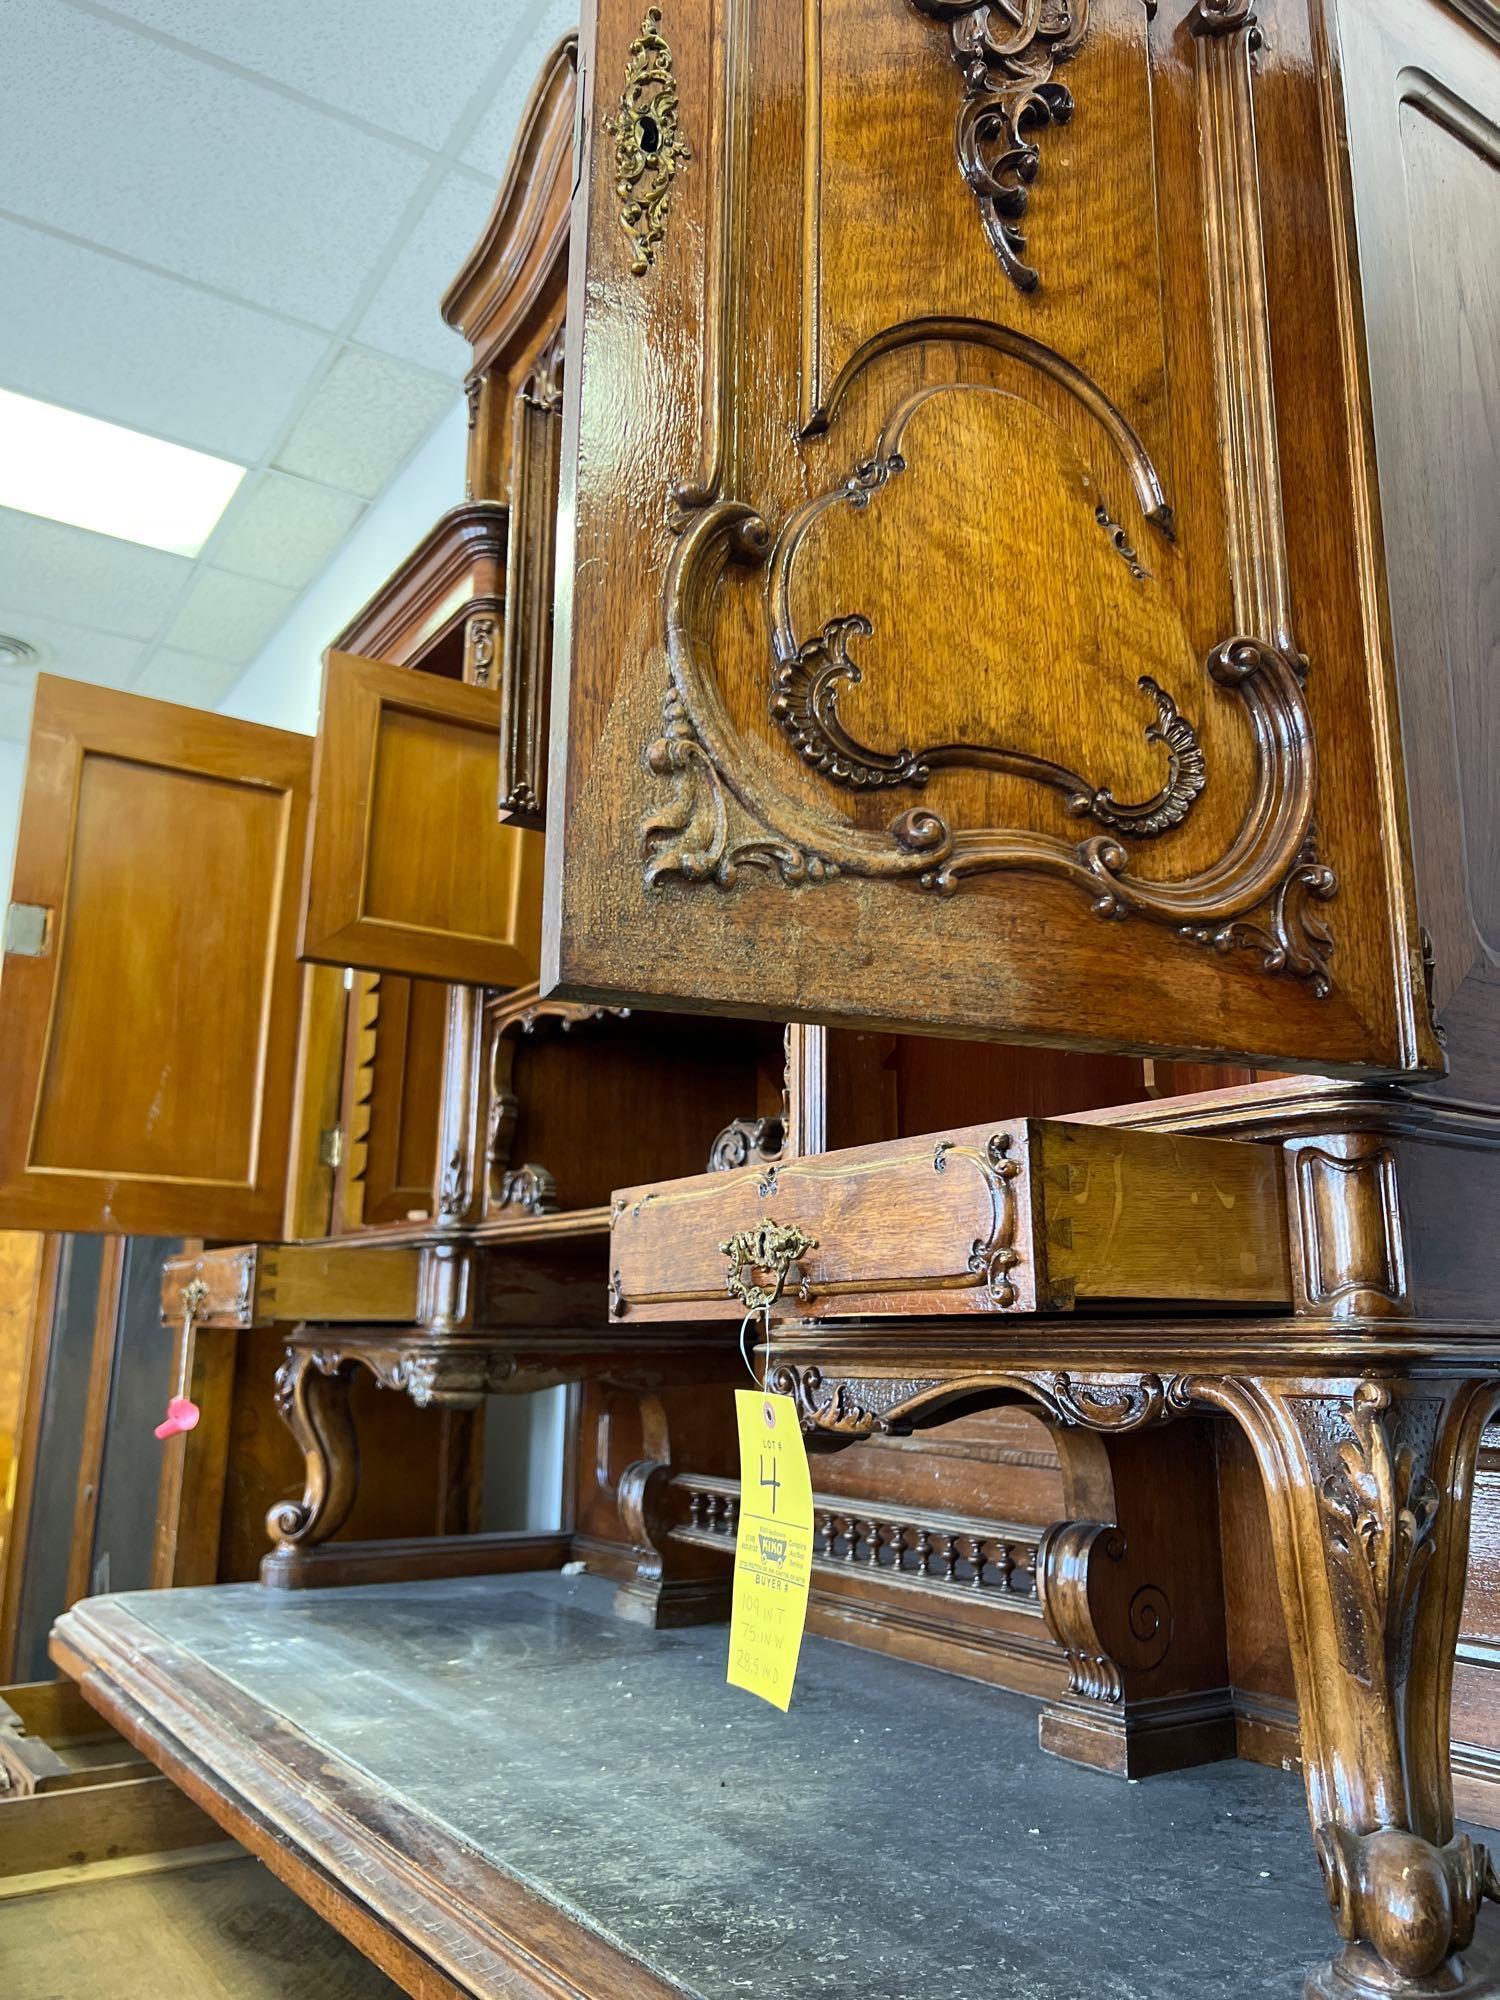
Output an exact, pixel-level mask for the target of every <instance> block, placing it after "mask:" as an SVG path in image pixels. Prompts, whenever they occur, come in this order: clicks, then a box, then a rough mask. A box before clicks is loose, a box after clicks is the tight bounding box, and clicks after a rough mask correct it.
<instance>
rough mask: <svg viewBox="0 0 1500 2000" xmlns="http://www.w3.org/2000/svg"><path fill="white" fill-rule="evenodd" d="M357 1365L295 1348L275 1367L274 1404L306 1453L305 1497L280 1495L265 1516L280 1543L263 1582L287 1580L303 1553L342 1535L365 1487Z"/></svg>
mask: <svg viewBox="0 0 1500 2000" xmlns="http://www.w3.org/2000/svg"><path fill="white" fill-rule="evenodd" d="M355 1365H356V1364H355V1363H354V1362H353V1361H351V1360H347V1359H346V1358H345V1357H343V1356H342V1355H328V1354H323V1353H320V1352H319V1351H318V1350H317V1349H316V1348H305V1347H289V1348H288V1349H287V1351H286V1359H285V1360H284V1361H283V1362H282V1364H281V1366H280V1368H278V1369H277V1371H276V1408H277V1411H278V1412H279V1414H280V1416H281V1419H282V1421H283V1422H284V1423H285V1424H286V1426H287V1429H288V1430H289V1431H290V1432H291V1434H292V1436H293V1437H294V1438H295V1439H296V1441H297V1449H298V1450H299V1451H300V1452H301V1454H302V1464H303V1481H304V1483H303V1490H302V1498H301V1499H300V1500H282V1501H279V1502H278V1503H277V1504H276V1506H274V1507H273V1508H272V1509H271V1511H270V1513H269V1514H268V1515H267V1516H266V1532H267V1533H268V1534H269V1535H270V1537H271V1540H272V1542H273V1543H274V1544H275V1547H274V1548H273V1550H272V1552H271V1553H270V1555H268V1556H267V1557H266V1559H265V1561H264V1562H263V1563H262V1565H261V1581H262V1582H263V1583H269V1584H281V1583H284V1582H285V1581H286V1574H287V1572H289V1571H290V1570H291V1569H293V1568H295V1566H296V1562H297V1559H298V1557H299V1556H300V1555H301V1554H302V1553H303V1552H305V1551H307V1550H311V1549H314V1548H316V1547H317V1546H318V1545H319V1544H320V1543H322V1542H326V1541H327V1540H328V1539H329V1537H330V1536H332V1535H336V1534H337V1533H338V1531H339V1529H340V1528H341V1527H342V1526H343V1525H344V1523H345V1521H347V1520H348V1518H349V1512H350V1509H351V1508H352V1507H353V1505H354V1498H355V1495H356V1493H357V1492H358V1490H359V1440H358V1437H357V1436H356V1434H355V1428H354V1419H353V1416H352V1414H351V1412H350V1409H349V1391H350V1389H351V1387H352V1385H353V1381H354V1369H355Z"/></svg>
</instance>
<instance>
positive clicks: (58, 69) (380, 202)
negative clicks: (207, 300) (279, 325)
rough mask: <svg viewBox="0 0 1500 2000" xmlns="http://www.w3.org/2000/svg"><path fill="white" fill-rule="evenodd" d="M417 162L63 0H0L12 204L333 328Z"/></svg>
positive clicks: (410, 189)
mask: <svg viewBox="0 0 1500 2000" xmlns="http://www.w3.org/2000/svg"><path fill="white" fill-rule="evenodd" d="M225 11H226V12H227V11H231V10H227V9H226V10H225ZM232 11H235V12H240V11H253V10H245V9H238V8H237V9H234V10H232ZM309 11H316V10H315V9H313V10H309ZM414 11H417V12H418V13H419V14H422V15H425V14H426V13H427V12H428V11H429V10H427V9H420V10H414ZM427 165H428V162H427V160H426V159H425V158H424V156H423V155H421V154H420V153H416V152H413V151H412V150H411V149H410V148H408V147H405V146H401V145H398V144H396V143H395V142H394V141H390V140H386V139H384V138H381V137H378V136H377V135H375V134H373V133H366V132H361V131H358V130H356V128H355V127H353V126H352V125H349V124H347V123H345V122H344V121H343V120H342V119H336V118H331V117H328V116H327V115H325V114H324V113H322V112H320V111H318V110H316V109H315V108H313V107H312V106H309V105H304V104H299V103H296V102H294V101H292V100H291V99H289V98H287V97H284V96H283V95H282V94H281V93H280V92H278V91H273V90H269V89H267V88H265V87H264V86H262V85H260V84H258V83H256V82H254V81H252V80H251V79H250V78H248V77H242V76H237V75H234V74H232V73H231V72H229V71H226V70H223V69H220V68H219V67H217V66H216V65H214V64H212V63H208V62H203V61H200V60H199V59H198V58H197V57H195V56H190V55H186V54H183V53H181V52H179V51H178V50H175V49H172V48H169V47H167V46H166V45H165V44H164V43H162V42H159V41H157V40H155V39H154V38H152V37H148V36H144V35H140V34H137V33H135V32H134V30H132V29H130V28H126V27H120V26H116V25H115V24H114V23H112V22H109V21H105V20H101V19H100V18H99V17H98V16H97V15H93V14H85V13H81V12H79V11H78V10H76V9H75V8H72V7H69V6H67V5H65V4H63V0H26V4H25V5H24V6H20V7H11V8H7V10H6V20H5V62H4V67H3V71H0V189H3V191H4V192H3V201H4V206H5V207H6V208H7V209H9V210H10V211H11V212H12V213H18V214H20V215H22V216H23V217H25V218H26V219H27V220H30V221H36V222H43V223H48V224H50V225H51V226H52V227H54V228H57V229H62V230H67V231H69V232H70V233H71V234H73V235H76V236H81V237H86V238H89V239H91V240H93V241H96V242H99V243H103V244H105V245H106V246H107V247H108V248H111V249H114V250H119V251H122V252H125V253H126V254H128V255H130V256H134V257H138V258H140V259H142V260H143V261H144V262H146V263H149V264H155V265H157V266H159V267H161V268H162V269H165V270H168V271H176V272H180V273H182V274H184V275H190V276H192V277H195V278H197V279H198V280H199V281H200V282H202V283H204V284H210V285H215V286H218V287H221V288H222V289H224V290H226V291H229V292H232V293H234V294H235V295H236V296H237V297H240V298H247V299H251V300H254V301H255V302H257V303H258V304H261V305H264V306H270V307H273V308H277V309H279V310H281V311H284V312H287V313H290V314H292V315H294V316H296V317H298V318H301V319H306V320H311V321H313V322H314V323H315V324H317V325H319V326H327V327H334V326H336V325H338V323H339V322H340V320H342V319H343V317H344V316H345V315H346V314H347V312H348V311H349V309H350V307H351V305H352V304H353V301H354V299H355V297H356V295H357V294H358V291H359V288H360V286H361V285H362V284H363V283H364V282H365V280H366V278H367V277H368V275H369V273H370V272H371V271H372V270H373V269H374V268H375V266H376V264H377V263H378V261H379V259H380V257H381V255H382V253H383V251H384V249H385V247H386V245H387V243H388V242H389V240H390V237H391V234H392V232H393V231H394V229H395V228H396V225H397V223H398V222H399V220H400V218H401V214H402V212H403V210H404V209H405V207H406V204H407V202H408V201H409V200H410V199H411V196H412V195H413V193H414V192H415V191H416V189H417V187H418V186H419V185H420V183H421V180H422V178H423V176H424V174H425V172H426V170H427Z"/></svg>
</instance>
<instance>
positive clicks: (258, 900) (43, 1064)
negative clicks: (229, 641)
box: [0, 675, 312, 1239]
mask: <svg viewBox="0 0 1500 2000" xmlns="http://www.w3.org/2000/svg"><path fill="white" fill-rule="evenodd" d="M311 757H312V745H311V743H310V741H309V740H308V739H307V738H306V737H304V736H293V735H288V734H285V733H284V732H282V731H281V730H275V729H261V728H257V727H255V726H254V725H253V724H250V723H246V722H232V721H230V720H228V719H227V718H226V717H224V716H220V715H212V714H204V713H202V712H201V711H199V710H197V709H191V708H179V707H176V706H174V705H172V704H170V703H167V702H158V701H147V700H144V699H143V698H142V697H140V696H138V695H128V694H117V693H114V692H112V691H110V690H106V689H103V688H97V687H89V686H84V685H81V684H79V683H77V682H73V681H65V680H57V679H54V678H52V677H50V676H48V675H43V676H42V677H41V678H40V679H39V680H38V682H37V692H36V708H35V712H34V716H33V720H32V729H31V749H30V756H29V760H28V763H27V770H26V788H25V794H24V797H23V800H22V805H21V820H20V829H19V833H18V837H17V846H16V863H15V874H14V881H13V887H12V891H11V897H12V900H11V904H10V908H9V911H8V912H7V917H6V929H5V958H4V969H3V972H0V1064H3V1078H0V1227H4V1228H7V1229H55V1230H103V1231H109V1232H120V1233H123V1234H127V1235H147V1236H152V1235H154V1236H173V1235H189V1236H209V1237H242V1238H249V1239H254V1238H256V1237H274V1236H276V1235H278V1234H279V1233H280V1230H281V1226H282V1206H283V1200H284V1196H285V1191H286V1181H287V1171H288V1154H289V1138H290V1129H291V1119H292V1101H293V1092H294V1082H295V1074H296V1066H297V1037H298V1012H299V1006H300V999H301V991H302V983H303V974H302V970H301V968H300V967H299V966H298V964H297V960H296V953H295V942H296V923H297V903H298V889H299V887H300V882H301V873H302V850H303V839H304V835H305V831H306V820H307V801H308V785H309V771H310V765H311Z"/></svg>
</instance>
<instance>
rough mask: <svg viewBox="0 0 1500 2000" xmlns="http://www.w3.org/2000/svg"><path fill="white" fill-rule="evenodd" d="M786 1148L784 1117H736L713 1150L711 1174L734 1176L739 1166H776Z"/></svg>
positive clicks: (709, 1163)
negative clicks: (731, 1174) (732, 1174)
mask: <svg viewBox="0 0 1500 2000" xmlns="http://www.w3.org/2000/svg"><path fill="white" fill-rule="evenodd" d="M785 1149H786V1120H785V1118H784V1117H774V1118H734V1119H731V1120H730V1122H729V1124H727V1125H726V1126H725V1127H724V1129H723V1131H722V1132H720V1133H719V1135H718V1137H717V1138H716V1139H715V1140H714V1142H713V1145H712V1146H711V1147H710V1148H709V1153H708V1171H709V1172H710V1173H711V1174H730V1173H733V1172H735V1170H736V1169H737V1168H739V1167H768V1166H773V1165H774V1164H775V1163H776V1162H777V1161H778V1160H780V1158H781V1156H782V1154H783V1152H784V1151H785Z"/></svg>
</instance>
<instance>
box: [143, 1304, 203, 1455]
mask: <svg viewBox="0 0 1500 2000" xmlns="http://www.w3.org/2000/svg"><path fill="white" fill-rule="evenodd" d="M207 1297H208V1287H207V1285H205V1284H204V1282H203V1280H202V1279H201V1278H194V1279H192V1280H191V1281H190V1282H189V1283H188V1284H186V1285H184V1286H183V1288H182V1334H181V1336H180V1350H179V1353H178V1358H177V1394H176V1395H175V1396H171V1397H169V1398H168V1400H167V1414H166V1415H165V1417H163V1418H162V1420H161V1422H160V1423H159V1424H158V1425H157V1426H156V1435H157V1437H158V1438H159V1439H160V1440H161V1442H162V1443H163V1444H165V1443H166V1441H167V1439H168V1438H172V1437H178V1436H180V1435H181V1433H182V1432H183V1431H190V1430H192V1429H193V1427H194V1426H195V1425H196V1424H197V1422H198V1419H199V1417H200V1416H201V1415H202V1412H201V1411H200V1410H199V1408H198V1405H197V1404H196V1403H195V1402H194V1401H193V1399H192V1397H191V1396H189V1394H188V1382H189V1379H190V1374H191V1369H192V1354H193V1326H194V1323H195V1322H196V1320H197V1317H198V1314H199V1313H200V1312H201V1310H202V1308H203V1302H204V1300H205V1299H206V1298H207Z"/></svg>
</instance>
